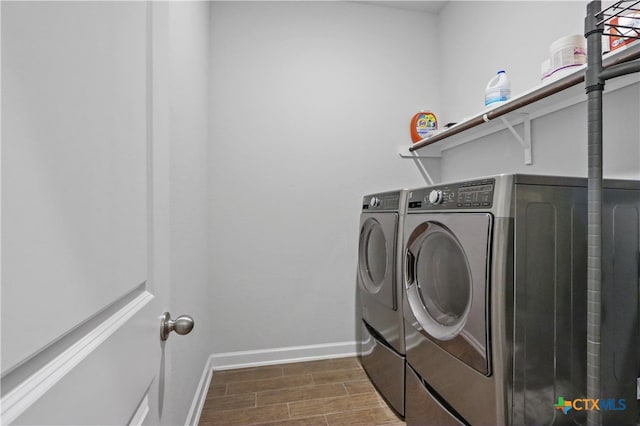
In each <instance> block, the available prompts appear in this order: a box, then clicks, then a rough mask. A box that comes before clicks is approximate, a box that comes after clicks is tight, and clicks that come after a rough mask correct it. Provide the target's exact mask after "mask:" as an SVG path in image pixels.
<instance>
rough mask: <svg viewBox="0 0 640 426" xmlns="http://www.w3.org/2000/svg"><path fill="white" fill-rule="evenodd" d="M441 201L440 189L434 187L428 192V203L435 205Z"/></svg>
mask: <svg viewBox="0 0 640 426" xmlns="http://www.w3.org/2000/svg"><path fill="white" fill-rule="evenodd" d="M441 202H442V191H440V190H439V189H434V190H433V191H431V192H430V193H429V203H431V204H433V205H436V204H440V203H441Z"/></svg>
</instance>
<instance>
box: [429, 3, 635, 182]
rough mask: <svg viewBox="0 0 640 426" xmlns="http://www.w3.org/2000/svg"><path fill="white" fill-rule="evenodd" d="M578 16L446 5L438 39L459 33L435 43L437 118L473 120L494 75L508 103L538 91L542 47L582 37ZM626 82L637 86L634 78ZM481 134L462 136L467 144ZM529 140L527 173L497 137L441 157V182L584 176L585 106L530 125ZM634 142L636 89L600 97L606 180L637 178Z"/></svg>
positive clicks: (577, 6) (515, 150) (551, 10)
mask: <svg viewBox="0 0 640 426" xmlns="http://www.w3.org/2000/svg"><path fill="white" fill-rule="evenodd" d="M585 14H586V2H582V1H577V2H574V1H565V2H519V1H518V2H457V1H455V2H450V3H448V5H447V6H446V7H445V8H444V10H443V11H442V12H441V14H440V16H439V18H440V19H439V28H440V34H441V35H443V34H445V28H454V27H455V28H465V31H463V32H451V33H447V34H448V36H447V38H446V39H444V38H443V39H441V52H442V56H441V59H442V60H441V61H440V77H441V79H442V80H441V81H442V82H443V85H442V87H443V92H442V105H443V108H442V114H441V115H443V117H444V118H445V120H448V121H460V120H461V119H462V118H463V117H466V116H473V115H477V114H478V113H480V112H481V111H482V110H483V109H484V103H483V102H484V100H483V99H484V98H483V96H484V88H485V85H486V83H487V81H488V80H489V78H491V75H492V73H494V72H495V70H497V69H500V68H504V69H506V70H507V72H508V73H509V76H510V80H511V84H512V94H513V95H514V96H516V95H518V94H519V93H522V92H524V91H526V90H528V89H530V88H532V87H534V86H536V85H538V84H539V83H540V81H539V70H540V63H541V62H542V60H544V59H545V58H546V57H548V48H549V45H550V44H551V43H552V42H553V41H554V40H556V39H558V38H560V37H562V36H565V35H570V34H582V33H583V32H584V29H583V26H584V16H585ZM465 17H467V18H468V17H473V18H472V19H465ZM461 19H465V20H464V21H463V22H461ZM497 22H499V23H500V25H496V23H497ZM488 23H491V24H492V25H489V24H488ZM460 52H464V54H462V53H460ZM469 64H473V68H472V71H473V72H469ZM630 78H631V79H635V81H640V78H639V77H638V75H636V76H633V77H630ZM615 86H616V82H608V83H607V84H606V89H607V90H610V89H612V88H614V87H615ZM583 87H584V84H581V87H579V88H575V89H574V92H575V93H576V94H577V95H578V96H580V95H581V94H584V89H583ZM584 100H586V95H584ZM523 110H524V111H526V110H527V108H524V109H523ZM483 126H484V125H483ZM483 126H479V127H477V128H476V129H475V130H471V131H468V132H466V135H467V136H469V135H471V136H473V134H474V132H477V131H479V130H481V129H482V128H483ZM516 130H517V131H518V132H520V133H522V130H523V129H522V126H516ZM531 134H532V140H533V144H532V145H533V164H532V165H525V163H524V154H523V150H522V148H521V146H520V145H519V144H518V142H517V141H516V140H515V139H514V138H513V136H512V135H511V133H509V131H507V130H503V131H500V132H498V133H495V134H492V135H489V136H485V137H480V138H478V139H477V140H474V141H472V142H470V143H467V144H464V145H461V146H458V147H456V148H453V149H450V150H446V151H445V152H444V154H443V157H442V162H441V179H442V180H443V181H455V180H460V179H469V178H474V177H479V176H486V175H491V174H497V173H510V172H519V173H533V174H546V175H569V176H586V174H587V108H586V103H584V102H582V103H579V104H576V105H574V106H571V107H569V108H566V109H562V110H560V111H557V112H554V113H552V114H549V115H545V116H543V117H540V118H538V119H536V120H533V121H532V130H531ZM639 135H640V84H638V83H636V84H633V85H631V86H628V87H626V88H624V89H621V90H614V91H610V93H607V94H605V98H604V173H605V176H606V177H626V178H636V179H637V178H640V143H639V142H640V136H639Z"/></svg>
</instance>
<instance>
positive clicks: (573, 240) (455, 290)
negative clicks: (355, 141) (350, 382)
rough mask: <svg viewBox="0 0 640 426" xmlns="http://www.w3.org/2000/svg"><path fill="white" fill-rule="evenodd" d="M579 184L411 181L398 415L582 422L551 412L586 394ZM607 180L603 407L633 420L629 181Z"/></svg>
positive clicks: (504, 178)
mask: <svg viewBox="0 0 640 426" xmlns="http://www.w3.org/2000/svg"><path fill="white" fill-rule="evenodd" d="M586 185H587V182H586V179H579V178H565V177H550V176H532V175H498V176H491V177H485V178H480V179H474V180H469V181H464V182H454V183H447V184H440V185H435V186H432V187H428V188H421V189H416V190H412V191H409V193H408V196H407V212H406V218H405V223H404V232H403V235H404V237H403V240H404V245H403V258H404V260H403V287H404V291H405V298H404V309H403V311H404V316H405V339H406V361H407V367H406V372H405V374H406V378H405V380H406V413H405V416H406V421H407V424H410V425H411V424H416V425H417V424H419V425H429V424H433V425H445V424H452V425H460V424H471V425H496V424H513V425H529V424H531V425H534V424H535V425H538V424H567V425H568V424H584V423H585V422H586V410H584V409H583V410H577V409H573V410H563V409H558V406H559V405H562V404H563V403H564V401H570V400H575V399H580V398H585V394H586V334H587V318H586V315H587V290H586V287H587V285H586V282H587V266H586V265H587V253H586V246H587V237H586V231H587V190H586ZM604 188H605V190H604V198H603V253H605V255H604V257H603V296H602V297H603V299H602V300H603V325H602V327H603V328H602V336H603V337H602V342H603V344H602V355H601V369H602V393H601V397H602V399H603V400H605V401H609V400H611V401H613V405H612V403H607V407H605V408H610V409H609V410H606V411H605V410H603V411H602V416H603V423H604V424H634V425H635V424H637V422H638V420H640V417H639V415H638V407H639V404H638V399H637V394H636V389H637V383H638V376H640V322H639V319H638V318H639V316H638V306H639V304H640V297H639V278H638V276H639V275H638V272H639V271H638V262H639V259H640V257H639V253H640V243H639V241H640V226H639V223H640V185H639V184H638V182H636V181H613V180H609V181H605V184H604ZM620 400H624V401H625V402H624V403H623V404H622V405H624V407H625V409H624V410H623V409H620V408H621V405H617V406H616V405H615V404H616V401H618V402H619V401H620ZM559 401H561V402H562V404H561V402H559ZM578 407H583V406H580V405H579V404H578ZM612 407H613V408H617V409H611V408H612Z"/></svg>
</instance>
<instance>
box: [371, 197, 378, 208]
mask: <svg viewBox="0 0 640 426" xmlns="http://www.w3.org/2000/svg"><path fill="white" fill-rule="evenodd" d="M369 205H370V206H371V207H378V206H379V205H380V198H378V197H371V200H370V201H369Z"/></svg>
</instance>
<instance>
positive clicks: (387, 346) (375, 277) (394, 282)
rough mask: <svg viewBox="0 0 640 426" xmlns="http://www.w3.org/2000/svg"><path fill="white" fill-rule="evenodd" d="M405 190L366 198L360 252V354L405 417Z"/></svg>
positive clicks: (372, 376) (380, 388) (379, 386)
mask: <svg viewBox="0 0 640 426" xmlns="http://www.w3.org/2000/svg"><path fill="white" fill-rule="evenodd" d="M405 198H406V191H405V190H400V191H393V192H385V193H381V194H372V195H368V196H365V197H364V200H363V203H362V214H361V216H360V240H359V250H358V279H357V281H358V284H357V289H358V301H359V302H358V303H359V304H360V306H359V308H360V309H359V312H361V317H360V318H358V319H357V322H358V328H359V336H358V345H359V347H358V356H359V358H360V362H361V364H362V366H363V368H364V370H365V371H366V372H367V375H368V376H369V378H370V379H371V381H372V382H373V384H374V385H375V386H376V388H377V389H378V391H379V392H380V394H381V395H382V396H383V397H384V398H385V399H386V400H387V402H389V404H390V405H391V407H392V408H393V409H394V410H395V411H396V412H397V413H398V414H400V415H401V416H404V368H405V339H404V324H403V315H402V288H401V280H400V278H401V272H400V270H399V268H398V267H397V264H398V262H399V261H400V260H401V250H400V249H401V247H400V244H401V242H400V236H401V232H402V223H403V220H404V209H405V207H406V202H405Z"/></svg>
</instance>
